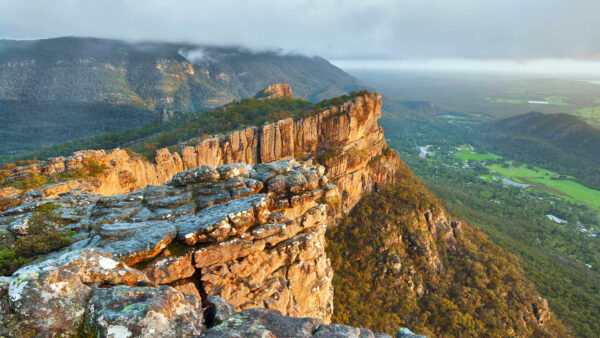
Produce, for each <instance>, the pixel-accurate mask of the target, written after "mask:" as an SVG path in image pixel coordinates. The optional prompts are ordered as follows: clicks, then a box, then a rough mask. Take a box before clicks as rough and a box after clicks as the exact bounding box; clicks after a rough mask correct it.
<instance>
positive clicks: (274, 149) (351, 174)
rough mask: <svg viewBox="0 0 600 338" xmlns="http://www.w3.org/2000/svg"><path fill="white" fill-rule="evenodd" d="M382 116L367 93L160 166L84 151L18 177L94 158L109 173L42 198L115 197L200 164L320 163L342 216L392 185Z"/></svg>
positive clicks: (165, 153)
mask: <svg viewBox="0 0 600 338" xmlns="http://www.w3.org/2000/svg"><path fill="white" fill-rule="evenodd" d="M380 117H381V96H380V95H379V94H376V93H364V94H362V95H359V96H356V97H354V98H353V99H351V100H350V101H348V102H346V103H343V104H341V105H338V106H333V107H331V108H329V109H327V110H324V111H321V112H318V113H315V114H312V116H309V117H306V118H303V119H299V120H294V119H284V120H280V121H277V122H274V123H270V124H265V125H263V126H260V127H251V128H247V129H244V130H239V131H235V132H232V133H229V134H226V135H214V136H212V137H209V138H207V139H204V140H202V141H200V142H198V144H197V145H195V146H185V147H183V148H182V149H181V154H179V153H171V152H170V151H169V150H168V149H166V148H164V149H160V150H158V151H157V153H156V156H155V158H154V163H151V162H148V161H146V160H145V159H143V158H141V157H139V156H136V155H135V154H131V153H129V152H127V151H125V150H123V149H115V150H111V151H104V150H98V151H81V152H77V153H75V154H74V156H71V157H68V158H56V159H53V160H50V161H47V162H45V163H43V164H36V165H32V166H29V167H27V168H25V167H21V168H16V169H14V172H13V177H17V176H19V175H26V174H27V173H29V172H32V171H38V172H41V173H46V174H52V173H60V172H62V171H65V170H67V171H68V170H74V169H77V168H81V167H82V166H83V165H84V164H85V161H86V160H87V159H93V160H94V161H96V162H98V163H100V164H102V165H104V166H105V167H106V168H107V169H106V170H105V173H104V174H102V175H100V176H99V177H97V178H87V179H79V180H73V181H69V182H62V183H58V184H54V185H50V186H46V187H44V188H43V189H42V190H43V194H44V195H45V196H46V197H55V196H58V195H59V194H61V193H65V192H69V191H82V192H89V193H94V194H101V195H106V196H110V195H118V194H123V193H130V192H132V191H135V190H139V189H142V188H144V187H146V186H148V185H160V184H163V183H165V182H166V181H168V180H169V179H171V178H172V177H173V176H174V175H175V174H176V173H178V172H180V171H183V170H188V169H193V168H197V167H199V166H201V165H210V166H213V167H216V166H220V165H223V164H229V163H235V162H243V163H247V164H256V163H268V162H273V161H278V160H281V159H286V158H297V159H307V158H316V159H317V160H318V161H319V162H320V163H322V164H323V165H324V166H325V168H326V173H327V177H328V178H329V179H330V180H331V181H332V183H334V184H335V185H337V186H338V189H339V193H340V196H341V200H342V206H343V211H344V212H348V211H349V210H350V209H351V208H352V206H353V205H354V204H356V202H357V201H358V200H359V199H360V197H361V196H362V195H363V194H364V193H365V192H368V191H371V190H373V189H374V188H376V187H377V186H378V185H381V184H385V183H389V182H391V181H392V180H393V177H394V172H395V170H396V167H397V166H398V163H399V159H398V156H397V155H396V154H395V153H394V152H392V151H389V149H388V148H387V145H386V142H385V138H384V134H383V130H382V128H381V127H379V126H378V124H377V120H378V119H379V118H380Z"/></svg>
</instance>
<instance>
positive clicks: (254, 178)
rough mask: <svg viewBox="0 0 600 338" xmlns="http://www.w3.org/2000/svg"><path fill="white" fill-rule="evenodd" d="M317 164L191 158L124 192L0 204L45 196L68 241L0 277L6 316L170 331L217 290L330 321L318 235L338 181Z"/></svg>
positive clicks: (48, 323)
mask: <svg viewBox="0 0 600 338" xmlns="http://www.w3.org/2000/svg"><path fill="white" fill-rule="evenodd" d="M324 172H325V170H324V168H323V167H321V166H318V165H313V164H311V163H310V162H304V163H299V162H297V161H295V160H293V159H292V160H283V161H278V162H273V163H265V164H257V165H254V166H251V165H248V164H244V163H234V164H227V165H223V166H220V167H217V168H213V167H209V166H200V167H198V168H196V169H191V170H188V171H183V172H180V173H178V174H176V175H175V176H174V177H173V178H172V179H171V180H170V181H169V182H167V183H166V184H165V185H160V186H148V187H146V188H144V189H141V190H138V191H136V192H133V193H130V194H128V195H115V196H97V195H86V194H83V195H81V194H80V195H70V194H66V195H63V196H61V197H59V198H54V199H46V200H44V201H42V202H34V203H32V204H30V205H22V206H19V207H17V208H15V209H11V210H8V211H6V212H5V213H4V214H3V216H2V217H4V218H10V217H14V218H24V217H27V216H28V215H31V213H33V212H35V211H36V210H37V209H39V208H42V207H43V206H44V205H45V204H48V203H52V204H53V207H54V208H55V210H57V213H58V214H59V215H61V216H59V217H61V220H62V221H61V222H60V225H57V226H60V227H62V229H63V230H70V231H73V232H74V233H75V235H74V236H73V238H75V239H76V242H75V243H73V244H72V245H70V246H69V247H67V248H65V249H63V250H62V251H60V252H56V253H52V254H49V255H47V256H46V257H44V258H42V259H41V260H39V261H36V262H34V263H31V264H29V265H26V266H24V267H22V268H21V269H19V270H18V271H16V272H15V273H14V274H13V275H12V276H11V277H7V278H6V280H5V281H4V282H5V283H4V284H3V285H4V286H3V287H4V288H5V289H6V295H5V297H6V298H5V300H4V301H5V304H6V305H7V306H6V307H5V308H4V309H3V310H4V312H3V315H5V316H8V317H10V318H12V319H14V320H13V323H14V325H13V327H12V328H13V329H27V330H32V331H33V332H47V331H52V332H64V333H73V332H75V331H76V330H77V328H78V327H80V326H81V325H84V324H85V325H88V326H90V327H93V328H94V330H97V331H98V332H100V333H101V334H102V335H108V334H109V332H113V331H111V330H117V331H118V330H123V332H125V331H124V330H127V332H130V333H131V334H132V335H136V336H137V335H144V334H145V333H147V332H166V333H168V335H172V336H177V335H179V334H182V333H184V332H185V333H188V334H189V333H191V334H194V333H200V332H202V331H203V330H204V326H203V325H204V324H203V319H202V306H201V299H200V296H201V297H205V300H206V299H208V297H214V296H219V297H222V298H224V299H225V300H227V301H228V302H229V303H231V304H232V305H233V307H234V309H235V310H237V311H240V310H245V309H249V308H255V307H262V308H267V309H274V310H278V311H279V312H280V313H281V314H283V315H288V316H296V317H314V318H318V319H319V320H321V321H322V322H325V323H327V322H329V320H330V317H331V314H332V311H333V305H332V299H333V288H332V284H331V279H332V270H331V266H330V262H329V259H327V256H326V254H325V236H324V233H325V229H326V227H327V224H328V222H330V219H329V218H328V214H327V210H328V207H329V205H330V204H331V203H334V202H335V200H336V199H337V197H336V196H337V189H336V187H335V186H334V185H331V184H329V183H327V180H326V179H325V176H324ZM62 215H64V216H62ZM72 215H77V217H73V216H72ZM8 231H11V230H8ZM14 235H15V236H21V234H20V233H18V232H15V233H14ZM157 316H158V317H157ZM159 317H160V319H161V320H158V319H157V318H159ZM84 322H85V323H84ZM119 332H120V331H119Z"/></svg>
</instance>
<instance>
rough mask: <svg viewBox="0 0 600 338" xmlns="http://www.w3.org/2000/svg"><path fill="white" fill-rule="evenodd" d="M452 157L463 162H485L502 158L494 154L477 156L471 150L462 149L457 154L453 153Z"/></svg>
mask: <svg viewBox="0 0 600 338" xmlns="http://www.w3.org/2000/svg"><path fill="white" fill-rule="evenodd" d="M454 156H456V157H458V158H460V159H461V160H463V161H468V160H473V161H486V160H498V159H501V158H502V156H499V155H496V154H494V153H483V154H478V153H476V152H475V151H473V150H471V149H464V150H462V151H460V152H458V153H455V154H454Z"/></svg>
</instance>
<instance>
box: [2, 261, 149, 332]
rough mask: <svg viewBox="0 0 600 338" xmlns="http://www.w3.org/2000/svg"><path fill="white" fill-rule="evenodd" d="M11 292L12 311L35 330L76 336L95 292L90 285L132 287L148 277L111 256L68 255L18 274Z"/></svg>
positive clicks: (40, 263) (13, 280)
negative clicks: (91, 296)
mask: <svg viewBox="0 0 600 338" xmlns="http://www.w3.org/2000/svg"><path fill="white" fill-rule="evenodd" d="M14 275H15V277H14V278H12V279H11V281H10V286H9V289H8V296H9V298H8V300H9V304H10V308H11V309H12V310H13V311H14V312H15V313H16V314H17V316H18V318H19V320H21V321H23V322H24V323H26V324H25V325H26V326H27V327H29V328H31V329H34V330H39V331H42V332H58V333H62V334H68V333H74V332H75V330H76V329H77V328H78V327H79V325H80V323H81V320H82V318H83V314H84V312H85V307H86V304H87V301H88V299H89V297H90V294H91V292H92V288H91V287H89V286H88V284H98V285H106V284H113V285H115V284H129V285H134V284H137V283H140V282H145V281H147V280H148V279H147V277H146V276H145V275H144V274H143V273H141V272H139V271H137V270H134V269H131V268H129V267H127V266H125V265H124V264H123V263H122V262H119V261H116V260H113V259H112V258H110V254H109V253H103V252H98V251H95V250H80V251H73V252H65V253H62V254H60V255H55V256H54V257H50V258H47V259H46V260H45V261H42V262H38V263H37V264H34V265H30V266H26V267H23V268H21V269H20V270H18V271H17V272H15V274H14Z"/></svg>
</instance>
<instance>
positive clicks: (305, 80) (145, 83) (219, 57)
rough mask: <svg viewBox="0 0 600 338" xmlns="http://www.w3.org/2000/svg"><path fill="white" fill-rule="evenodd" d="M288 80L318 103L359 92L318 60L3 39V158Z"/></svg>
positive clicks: (160, 45)
mask: <svg viewBox="0 0 600 338" xmlns="http://www.w3.org/2000/svg"><path fill="white" fill-rule="evenodd" d="M278 82H286V83H289V84H291V85H292V86H293V88H294V91H295V93H296V95H298V96H300V97H303V98H305V99H307V100H310V101H319V100H321V99H324V98H329V97H333V96H339V95H341V94H343V93H346V92H348V91H350V90H355V89H357V88H358V84H357V81H356V80H355V79H354V78H353V77H352V76H350V75H348V74H346V73H345V72H343V71H342V70H341V69H339V68H337V67H335V66H333V65H332V64H331V63H329V62H328V61H327V60H325V59H323V58H320V57H316V56H314V57H309V56H304V55H299V54H293V53H284V52H281V51H252V50H249V49H245V48H242V47H220V46H200V45H192V44H185V43H181V44H177V43H164V42H135V43H134V42H126V41H119V40H109V39H97V38H78V37H63V38H55V39H46V40H31V41H23V40H18V41H16V40H0V126H1V127H0V155H2V154H6V153H19V152H26V151H31V150H37V149H39V148H40V147H44V146H47V145H49V144H52V143H55V142H62V141H67V140H70V139H74V138H79V137H85V136H91V135H96V134H99V133H107V132H114V131H121V130H127V129H130V128H133V127H139V126H140V125H142V124H143V123H145V122H148V121H152V120H155V119H159V120H164V119H168V117H169V116H170V115H172V111H184V112H188V111H196V110H200V109H208V108H213V107H217V106H221V105H223V104H225V103H227V102H230V101H232V100H236V99H240V98H244V97H249V96H253V95H254V94H256V93H257V92H258V91H259V90H261V89H263V88H265V87H267V86H268V85H269V84H272V83H278Z"/></svg>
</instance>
